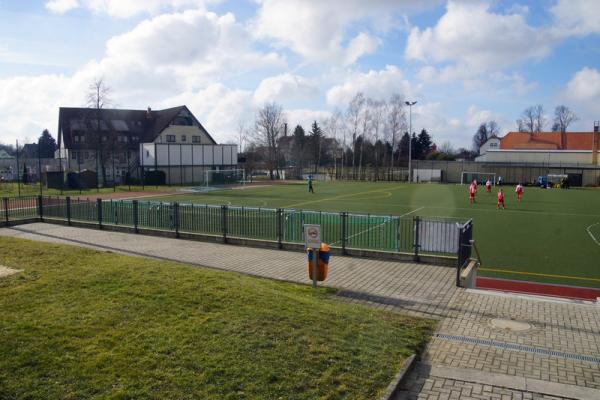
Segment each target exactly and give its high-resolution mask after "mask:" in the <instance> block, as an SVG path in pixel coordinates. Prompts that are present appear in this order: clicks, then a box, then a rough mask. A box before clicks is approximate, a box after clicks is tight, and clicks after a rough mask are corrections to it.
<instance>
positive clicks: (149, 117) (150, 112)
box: [146, 106, 152, 119]
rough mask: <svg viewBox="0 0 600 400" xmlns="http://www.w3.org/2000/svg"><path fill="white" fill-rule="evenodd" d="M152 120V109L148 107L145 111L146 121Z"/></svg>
mask: <svg viewBox="0 0 600 400" xmlns="http://www.w3.org/2000/svg"><path fill="white" fill-rule="evenodd" d="M151 118H152V108H150V106H148V110H146V119H151Z"/></svg>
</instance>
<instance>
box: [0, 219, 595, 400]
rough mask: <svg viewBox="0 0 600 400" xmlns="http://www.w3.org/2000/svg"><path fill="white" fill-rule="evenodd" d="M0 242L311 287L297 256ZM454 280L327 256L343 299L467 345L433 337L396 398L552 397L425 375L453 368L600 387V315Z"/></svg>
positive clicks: (78, 236)
mask: <svg viewBox="0 0 600 400" xmlns="http://www.w3.org/2000/svg"><path fill="white" fill-rule="evenodd" d="M0 235H7V236H17V237H23V238H30V239H35V240H43V241H51V242H62V243H70V244H76V245H82V246H87V247H93V248H99V249H104V250H111V251H120V252H124V253H128V254H134V255H140V256H151V257H157V258H165V259H171V260H176V261H182V262H187V263H192V264H196V265H202V266H208V267H212V268H219V269H224V270H230V271H236V272H240V273H246V274H251V275H257V276H261V277H269V278H274V279H281V280H287V281H293V282H300V283H309V280H308V278H307V276H306V275H307V274H306V261H305V256H304V254H302V253H296V252H288V251H279V250H269V249H256V248H246V247H237V246H229V245H222V244H218V243H203V242H192V241H184V240H178V239H169V238H162V237H153V236H141V235H134V234H127V233H117V232H107V231H99V230H92V229H84V228H73V227H65V226H58V225H51V224H42V223H36V224H30V225H25V226H18V227H14V228H4V229H0ZM454 274H455V270H454V269H453V268H448V267H439V266H433V265H426V264H418V265H415V264H411V263H402V262H391V261H378V260H366V259H356V258H348V257H334V258H332V262H331V265H330V277H329V278H328V280H327V285H328V286H332V287H337V288H340V289H341V291H340V293H339V296H340V298H341V299H343V300H345V301H350V302H360V303H367V304H372V305H374V306H377V307H382V308H386V309H391V310H400V311H402V312H406V313H410V314H414V315H420V316H425V317H429V318H436V319H439V320H440V323H439V327H438V331H437V333H438V334H445V335H454V336H456V337H458V338H465V339H467V340H466V341H464V342H463V341H460V340H448V339H446V338H443V337H434V338H433V339H432V340H431V342H430V344H429V345H428V346H427V349H426V350H425V352H424V354H423V357H422V360H421V364H420V365H421V368H419V371H420V372H419V374H417V372H415V373H414V374H413V375H414V376H412V382H413V385H412V386H410V387H407V388H405V389H406V390H404V391H403V392H401V393H400V395H399V397H398V398H420V399H421V398H431V399H442V398H474V399H482V398H489V399H496V398H497V399H504V398H507V399H516V398H531V399H534V398H539V399H546V398H552V397H549V396H550V395H551V394H552V393H542V392H543V391H542V392H540V391H538V392H535V391H527V390H523V388H510V387H509V386H510V384H504V385H498V384H496V383H495V382H488V383H489V384H487V386H489V388H488V387H487V386H485V385H484V386H485V389H486V390H484V389H483V388H484V386H482V390H481V393H479V386H478V385H480V384H479V383H476V382H472V381H470V378H469V377H468V375H467V377H463V379H462V380H461V379H448V377H447V376H446V377H440V376H435V375H431V371H433V372H435V371H442V370H444V371H445V370H449V371H452V370H458V369H466V370H469V369H470V370H472V371H484V372H485V373H489V374H500V375H497V376H507V377H509V378H510V377H513V380H514V379H517V378H523V379H535V380H540V381H545V382H549V384H550V382H554V383H555V384H559V385H561V386H560V387H564V388H565V390H566V393H570V392H569V390H571V389H577V388H578V387H582V388H590V389H600V362H590V361H582V360H578V359H576V358H577V357H578V356H579V355H588V356H589V355H591V356H596V357H600V307H597V306H595V305H589V304H576V303H572V302H553V301H546V300H539V299H532V298H525V297H522V296H496V295H490V294H485V293H480V292H477V291H475V292H474V291H468V290H464V289H459V288H456V287H455V286H454V276H455V275H454ZM494 318H503V319H515V320H518V321H522V322H526V323H529V324H530V325H531V329H529V330H527V331H525V332H511V331H508V330H502V329H498V328H494V327H493V326H492V325H491V324H490V321H491V320H492V319H494ZM474 339H482V340H487V341H494V343H501V344H504V343H506V344H518V345H522V346H526V347H527V348H531V349H541V350H543V351H545V352H546V353H548V352H549V351H552V350H553V351H560V352H564V353H566V354H567V355H568V356H569V357H570V358H565V357H564V356H557V355H556V354H544V353H542V354H538V353H535V352H533V353H532V352H527V351H520V350H514V349H507V348H502V347H498V346H490V345H485V344H477V343H475V344H474V343H472V342H469V340H471V341H472V340H474ZM423 366H425V367H426V368H423ZM440 368H443V369H440ZM423 371H425V372H423ZM427 371H429V372H427ZM442 375H443V374H442ZM494 376H496V375H494ZM506 382H510V379H509V380H508V381H506ZM459 389H460V390H459ZM487 389H489V390H487ZM571 391H572V390H571ZM574 393H575V392H574ZM456 396H458V397H456ZM556 398H560V397H556ZM573 398H586V397H585V396H584V397H576V396H575V397H573ZM597 398H600V391H599V392H598V396H597Z"/></svg>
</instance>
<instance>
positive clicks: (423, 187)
mask: <svg viewBox="0 0 600 400" xmlns="http://www.w3.org/2000/svg"><path fill="white" fill-rule="evenodd" d="M315 190H316V193H315V194H314V195H313V194H309V193H307V192H308V190H307V187H306V185H275V186H270V187H261V188H259V187H257V188H249V189H244V190H227V191H214V192H208V193H198V194H185V195H175V196H165V197H164V198H162V200H164V201H179V202H195V203H202V204H204V203H208V204H232V205H244V206H257V207H285V208H296V209H310V210H324V211H350V212H357V213H371V214H382V215H390V214H392V215H403V214H406V213H411V214H410V215H411V216H413V215H419V216H443V217H462V218H473V221H474V236H475V240H476V242H477V246H478V247H479V249H480V251H481V256H482V259H483V266H484V268H483V269H482V270H481V273H482V274H483V275H488V276H498V277H506V278H513V279H528V280H535V281H543V282H549V283H564V284H571V285H580V286H594V287H600V262H599V261H598V260H600V244H599V243H600V209H599V208H598V206H599V205H600V190H598V189H570V190H560V189H553V190H547V189H539V188H533V187H526V188H525V191H524V196H523V201H522V202H521V203H518V202H517V201H516V195H515V193H514V187H512V186H505V187H504V191H505V198H506V205H507V209H506V210H497V209H496V193H495V190H494V191H493V192H492V193H491V194H488V193H485V189H484V188H480V190H479V192H478V195H477V203H476V204H474V205H470V204H469V201H468V195H467V187H466V186H461V185H438V184H416V185H415V184H413V185H407V184H396V183H357V182H348V183H346V182H334V183H323V182H316V183H315ZM156 200H161V198H157V199H156ZM506 271H509V272H506ZM539 274H542V275H543V276H542V275H539Z"/></svg>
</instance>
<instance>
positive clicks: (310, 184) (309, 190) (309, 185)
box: [308, 175, 315, 194]
mask: <svg viewBox="0 0 600 400" xmlns="http://www.w3.org/2000/svg"><path fill="white" fill-rule="evenodd" d="M308 193H313V194H314V193H315V189H313V179H312V175H309V176H308Z"/></svg>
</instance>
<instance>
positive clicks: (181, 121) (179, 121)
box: [172, 115, 194, 126]
mask: <svg viewBox="0 0 600 400" xmlns="http://www.w3.org/2000/svg"><path fill="white" fill-rule="evenodd" d="M172 124H173V125H183V126H192V125H194V122H193V120H192V118H191V117H185V116H182V115H178V116H176V117H175V118H174V119H173V122H172Z"/></svg>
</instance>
